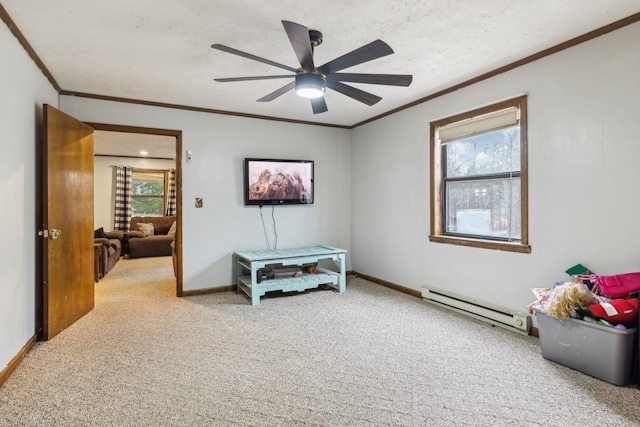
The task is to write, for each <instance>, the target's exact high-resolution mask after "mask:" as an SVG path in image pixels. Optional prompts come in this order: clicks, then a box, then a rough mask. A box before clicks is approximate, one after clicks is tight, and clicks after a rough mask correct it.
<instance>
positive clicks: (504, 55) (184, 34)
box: [1, 0, 640, 126]
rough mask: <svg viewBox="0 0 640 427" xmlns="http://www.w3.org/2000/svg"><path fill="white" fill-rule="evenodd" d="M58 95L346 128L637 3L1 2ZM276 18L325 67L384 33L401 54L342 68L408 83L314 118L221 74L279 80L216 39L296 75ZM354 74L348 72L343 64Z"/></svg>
mask: <svg viewBox="0 0 640 427" xmlns="http://www.w3.org/2000/svg"><path fill="white" fill-rule="evenodd" d="M1 3H2V6H3V7H4V8H5V9H6V11H7V12H8V14H9V16H10V17H11V18H12V19H13V21H14V22H15V24H16V25H17V27H18V28H19V29H20V30H21V31H22V33H23V34H24V36H25V38H26V39H27V41H28V42H29V43H30V44H31V46H32V47H33V49H34V51H35V52H36V54H37V55H38V57H39V58H40V59H41V60H42V62H43V63H44V64H45V66H46V68H47V69H48V70H49V71H50V72H51V74H52V75H53V78H54V79H55V81H56V82H57V83H58V85H59V86H60V87H61V88H62V90H64V91H72V92H79V93H88V94H93V95H102V96H109V97H118V98H127V99H135V100H142V101H149V102H157V103H168V104H174V105H182V106H189V107H196V108H204V109H214V110H224V111H229V112H237V113H245V114H254V115H261V116H269V117H278V118H286V119H291V120H301V121H310V122H317V123H323V124H334V125H343V126H351V125H354V124H357V123H360V122H362V121H365V120H367V119H370V118H373V117H376V116H378V115H380V114H384V113H386V112H388V111H390V110H393V109H395V108H398V107H402V106H403V105H406V104H408V103H411V102H414V101H417V100H420V99H422V98H424V97H426V96H428V95H430V94H433V93H436V92H438V91H440V90H443V89H446V88H449V87H451V86H454V85H456V84H458V83H461V82H464V81H467V80H469V79H471V78H473V77H476V76H479V75H482V74H484V73H486V72H489V71H492V70H495V69H496V68H498V67H500V66H503V65H507V64H510V63H513V62H515V61H517V60H519V59H522V58H525V57H527V56H529V55H532V54H535V53H537V52H540V51H542V50H544V49H547V48H550V47H553V46H555V45H558V44H560V43H563V42H566V41H568V40H570V39H572V38H574V37H577V36H580V35H583V34H586V33H588V32H590V31H592V30H595V29H597V28H600V27H603V26H605V25H607V24H610V23H612V22H615V21H617V20H620V19H622V18H626V17H628V16H631V15H633V14H636V13H638V12H640V1H639V0H562V1H558V0H535V1H532V0H529V1H524V0H522V1H516V0H422V1H418V0H414V1H411V0H406V1H390V0H366V1H361V0H355V1H343V0H324V1H318V2H302V1H293V0H278V1H255V0H252V1H250V0H163V1H159V0H110V1H104V0H57V1H51V0H28V1H25V0H1ZM281 20H289V21H293V22H296V23H299V24H302V25H304V26H306V27H308V28H309V29H316V30H319V31H321V32H322V33H323V35H324V42H323V44H322V45H321V46H319V47H318V48H316V50H315V62H316V64H317V65H318V64H323V63H325V62H328V61H330V60H332V59H334V58H336V57H338V56H341V55H343V54H345V53H347V52H350V51H352V50H353V49H356V48H359V47H361V46H363V45H365V44H367V43H369V42H371V41H374V40H376V39H381V40H383V41H385V42H386V43H387V44H389V45H390V46H391V48H392V49H394V51H395V53H394V54H393V55H390V56H386V57H384V58H380V59H377V60H374V61H371V62H368V63H365V64H361V65H357V66H355V67H352V68H350V69H348V71H350V72H360V73H394V74H412V75H413V82H412V84H411V86H409V87H406V88H405V87H389V86H379V85H364V84H353V86H357V87H358V88H360V89H363V90H365V91H369V92H371V93H374V94H376V95H378V96H381V97H382V98H383V99H382V101H380V102H379V103H378V104H376V105H374V106H371V107H369V106H367V105H365V104H362V103H360V102H357V101H354V100H353V99H351V98H348V97H346V96H344V95H342V94H339V93H337V92H333V91H330V90H329V91H328V92H327V93H326V95H325V99H326V103H327V106H328V108H329V111H328V112H326V113H322V114H316V115H314V114H313V113H312V111H311V106H310V103H309V101H308V100H306V99H302V98H300V97H298V96H297V95H296V94H295V93H294V92H293V91H291V92H288V93H286V94H285V95H282V96H281V97H279V98H277V99H275V100H273V101H271V102H266V103H263V102H256V100H257V99H258V98H261V97H262V96H265V95H267V94H269V93H271V92H273V91H274V90H276V89H278V88H280V87H281V86H284V85H285V84H286V83H287V82H288V81H286V80H285V81H283V80H262V81H245V82H237V83H219V82H215V81H214V80H213V79H214V78H221V77H238V76H240V77H243V76H263V75H272V74H284V73H286V72H284V73H283V70H281V69H279V68H276V67H272V66H269V65H266V64H263V63H260V62H256V61H251V60H248V59H245V58H241V57H239V56H235V55H231V54H229V53H224V52H221V51H218V50H214V49H211V47H210V46H211V45H212V44H214V43H220V44H224V45H226V46H229V47H233V48H235V49H238V50H241V51H244V52H248V53H252V54H254V55H257V56H260V57H262V58H266V59H269V60H272V61H275V62H278V63H281V64H285V65H288V66H291V67H294V68H298V66H299V64H298V62H297V59H296V56H295V54H294V52H293V49H292V48H291V44H290V42H289V39H288V38H287V35H286V33H285V31H284V28H283V26H282V24H281ZM345 71H347V70H345Z"/></svg>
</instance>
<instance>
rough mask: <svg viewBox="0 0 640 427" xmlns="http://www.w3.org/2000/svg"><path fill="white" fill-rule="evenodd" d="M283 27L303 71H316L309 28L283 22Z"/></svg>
mask: <svg viewBox="0 0 640 427" xmlns="http://www.w3.org/2000/svg"><path fill="white" fill-rule="evenodd" d="M282 25H284V30H285V31H286V32H287V36H288V37H289V41H290V42H291V46H293V51H294V52H295V53H296V56H297V57H298V61H300V65H302V69H304V70H306V71H314V70H315V69H316V67H315V65H313V48H312V47H311V41H310V40H309V30H308V29H307V27H305V26H303V25H300V24H296V23H295V22H289V21H282Z"/></svg>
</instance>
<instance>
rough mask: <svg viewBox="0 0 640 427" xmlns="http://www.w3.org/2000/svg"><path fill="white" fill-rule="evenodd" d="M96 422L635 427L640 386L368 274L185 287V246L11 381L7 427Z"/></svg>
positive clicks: (141, 268)
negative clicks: (265, 286)
mask: <svg viewBox="0 0 640 427" xmlns="http://www.w3.org/2000/svg"><path fill="white" fill-rule="evenodd" d="M610 362H611V361H607V360H603V363H610ZM94 425H95V426H629V425H640V390H638V388H637V387H636V386H632V385H630V386H626V387H618V386H614V385H611V384H608V383H606V382H603V381H600V380H597V379H595V378H592V377H590V376H587V375H585V374H582V373H580V372H577V371H574V370H572V369H569V368H567V367H564V366H561V365H559V364H556V363H553V362H550V361H548V360H545V359H544V358H543V357H542V356H541V353H540V348H539V341H538V339H536V338H534V337H527V336H522V335H519V334H516V333H513V332H510V331H507V330H504V329H501V328H495V327H491V326H489V325H487V324H485V323H482V322H479V321H476V320H474V319H469V318H467V317H464V316H461V315H458V314H455V313H451V312H448V311H445V310H442V309H440V308H438V307H435V306H432V305H429V304H427V303H425V302H423V301H421V300H420V299H418V298H415V297H411V296H408V295H405V294H402V293H399V292H396V291H393V290H390V289H388V288H385V287H382V286H380V285H377V284H374V283H371V282H368V281H365V280H362V279H360V278H353V277H352V278H350V279H349V282H348V287H347V291H346V292H345V293H343V294H340V293H337V292H334V291H331V290H318V291H308V292H305V293H300V294H298V293H296V294H295V295H282V294H279V295H272V296H269V297H267V298H263V299H262V300H261V302H260V304H259V305H257V306H251V304H250V302H249V300H248V298H247V297H246V296H245V295H244V294H241V293H237V292H225V293H218V294H207V295H198V296H191V297H184V298H176V297H175V281H174V279H173V271H172V265H171V258H170V257H161V258H148V259H122V260H120V261H119V262H118V264H117V265H116V266H115V268H114V269H113V270H112V271H111V272H110V273H109V274H108V275H107V277H106V278H105V279H103V280H101V281H100V282H99V283H97V284H96V304H95V308H94V310H92V311H91V312H90V313H89V314H87V315H86V316H85V317H83V318H82V319H80V320H79V321H77V322H76V323H75V324H73V325H71V326H70V327H69V328H67V329H66V330H64V331H63V332H62V333H60V334H59V335H58V336H56V337H54V338H53V339H51V340H50V341H48V342H43V343H38V344H37V345H36V346H35V347H34V349H33V350H32V351H31V352H30V353H29V354H28V355H27V356H26V357H25V359H24V360H23V362H22V363H21V364H20V366H19V367H18V368H17V369H16V371H15V372H14V373H13V375H12V376H11V377H10V378H9V379H8V380H7V382H6V383H5V384H4V385H3V387H2V388H1V389H0V426H94Z"/></svg>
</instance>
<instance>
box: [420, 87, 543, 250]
mask: <svg viewBox="0 0 640 427" xmlns="http://www.w3.org/2000/svg"><path fill="white" fill-rule="evenodd" d="M430 133H431V235H430V236H429V240H430V241H432V242H440V243H451V244H457V245H464V246H474V247H482V248H490V249H500V250H507V251H514V252H530V251H531V248H530V247H529V242H528V217H527V204H528V203H527V109H526V96H522V97H518V98H514V99H511V100H508V101H503V102H500V103H497V104H494V105H491V106H488V107H483V108H479V109H477V110H474V111H468V112H466V113H462V114H458V115H455V116H452V117H447V118H445V119H441V120H437V121H434V122H432V123H431V132H430Z"/></svg>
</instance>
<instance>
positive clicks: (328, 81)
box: [211, 21, 412, 114]
mask: <svg viewBox="0 0 640 427" xmlns="http://www.w3.org/2000/svg"><path fill="white" fill-rule="evenodd" d="M282 25H283V26H284V29H285V31H286V32H287V36H288V37H289V41H290V42H291V46H293V50H294V52H295V54H296V56H297V58H298V61H299V62H300V68H293V67H289V66H287V65H283V64H279V63H277V62H274V61H270V60H268V59H264V58H260V57H259V56H255V55H252V54H250V53H246V52H242V51H239V50H237V49H233V48H231V47H228V46H224V45H221V44H214V45H211V47H212V48H213V49H217V50H221V51H223V52H227V53H231V54H233V55H238V56H241V57H243V58H247V59H251V60H254V61H258V62H262V63H264V64H268V65H273V66H274V67H278V68H282V69H284V70H287V71H290V72H292V73H295V74H294V75H291V74H286V75H275V76H255V77H231V78H223V79H214V80H215V81H217V82H241V81H249V80H270V79H290V78H292V77H293V78H294V81H292V82H291V83H289V84H287V85H285V86H283V87H281V88H280V89H278V90H276V91H275V92H272V93H270V94H268V95H266V96H264V97H262V98H260V99H258V102H269V101H273V100H274V99H276V98H277V97H279V96H281V95H283V94H285V93H286V92H288V91H290V90H292V89H295V91H296V93H297V94H298V95H300V96H302V97H305V98H309V99H310V100H311V108H312V109H313V114H318V113H324V112H325V111H327V104H326V102H325V100H324V92H325V90H326V88H329V89H333V90H335V91H336V92H339V93H341V94H343V95H346V96H348V97H350V98H353V99H355V100H357V101H360V102H362V103H364V104H367V105H369V106H371V105H374V104H376V103H377V102H378V101H380V100H381V99H382V98H380V97H379V96H376V95H374V94H371V93H369V92H365V91H363V90H360V89H357V88H355V87H353V86H349V85H346V84H344V83H343V82H351V83H368V84H377V85H392V86H409V85H410V84H411V80H412V76H411V75H407V74H360V73H339V72H338V71H341V70H344V69H345V68H349V67H353V66H354V65H358V64H362V63H365V62H368V61H372V60H374V59H378V58H382V57H383V56H387V55H391V54H392V53H393V50H392V49H391V48H390V47H389V45H387V44H386V43H385V42H383V41H382V40H376V41H373V42H371V43H369V44H367V45H365V46H362V47H360V48H358V49H356V50H353V51H351V52H349V53H347V54H345V55H342V56H341V57H339V58H336V59H334V60H332V61H329V62H327V63H326V64H324V65H321V66H319V67H316V65H315V64H314V62H313V50H314V48H315V47H317V46H319V45H320V44H321V43H322V33H321V32H319V31H316V30H309V29H307V27H305V26H303V25H300V24H296V23H294V22H289V21H282Z"/></svg>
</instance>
